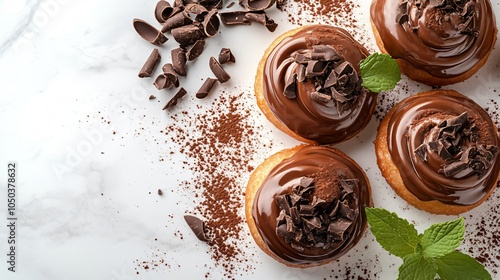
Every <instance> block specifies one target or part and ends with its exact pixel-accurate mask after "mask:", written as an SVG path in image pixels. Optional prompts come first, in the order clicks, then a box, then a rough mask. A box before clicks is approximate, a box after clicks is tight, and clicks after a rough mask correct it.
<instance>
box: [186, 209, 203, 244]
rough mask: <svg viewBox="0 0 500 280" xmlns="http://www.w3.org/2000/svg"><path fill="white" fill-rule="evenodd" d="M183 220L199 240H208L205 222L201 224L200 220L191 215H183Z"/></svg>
mask: <svg viewBox="0 0 500 280" xmlns="http://www.w3.org/2000/svg"><path fill="white" fill-rule="evenodd" d="M184 220H185V221H186V223H187V224H188V226H189V227H190V228H191V230H192V231H193V233H194V235H196V237H198V239H199V240H201V241H203V242H207V241H208V238H207V236H206V229H205V222H203V221H202V220H201V219H200V218H198V217H195V216H191V215H184Z"/></svg>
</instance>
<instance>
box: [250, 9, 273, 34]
mask: <svg viewBox="0 0 500 280" xmlns="http://www.w3.org/2000/svg"><path fill="white" fill-rule="evenodd" d="M245 18H246V19H247V20H248V21H255V22H257V23H260V24H262V25H264V26H265V27H266V28H267V30H269V31H271V32H274V30H276V27H278V24H277V23H275V22H274V20H272V19H271V18H269V17H268V16H267V15H266V13H265V12H264V11H256V12H247V13H246V14H245Z"/></svg>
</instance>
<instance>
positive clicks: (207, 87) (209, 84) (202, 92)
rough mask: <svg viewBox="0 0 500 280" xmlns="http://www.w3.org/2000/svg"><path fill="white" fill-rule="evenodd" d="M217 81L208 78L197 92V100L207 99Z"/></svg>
mask: <svg viewBox="0 0 500 280" xmlns="http://www.w3.org/2000/svg"><path fill="white" fill-rule="evenodd" d="M217 81H218V80H217V79H212V78H207V79H206V80H205V82H204V83H203V85H201V87H200V89H199V90H198V91H197V92H196V97H197V98H200V99H201V98H205V97H207V96H208V94H209V93H210V92H211V91H212V89H213V87H214V86H215V83H216V82H217Z"/></svg>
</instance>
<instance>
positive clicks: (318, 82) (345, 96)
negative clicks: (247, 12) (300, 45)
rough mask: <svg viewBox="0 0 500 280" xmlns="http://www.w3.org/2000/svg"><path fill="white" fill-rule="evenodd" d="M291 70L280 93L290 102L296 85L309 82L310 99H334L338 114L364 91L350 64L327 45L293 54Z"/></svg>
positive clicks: (315, 46) (322, 100) (294, 95)
mask: <svg viewBox="0 0 500 280" xmlns="http://www.w3.org/2000/svg"><path fill="white" fill-rule="evenodd" d="M292 67H295V69H296V71H295V73H294V74H293V75H291V76H290V77H289V78H288V80H287V81H286V83H285V88H284V90H283V92H284V94H285V96H286V97H288V98H290V99H293V98H296V97H297V83H301V82H304V81H311V82H312V83H313V84H314V87H315V89H316V91H314V92H312V93H311V98H312V99H314V100H316V101H318V102H321V103H327V102H329V101H330V100H334V101H335V102H336V104H337V109H338V111H339V114H341V113H342V111H343V110H344V109H345V108H347V107H348V106H350V104H351V103H352V101H354V100H356V98H357V97H358V96H359V95H360V94H361V93H363V92H364V91H366V89H364V88H363V87H361V83H362V80H361V77H360V76H359V75H358V72H357V71H356V69H354V67H353V65H352V64H351V63H350V62H348V61H345V60H344V59H343V58H341V57H340V55H339V54H338V52H337V50H336V49H335V48H334V47H332V46H329V45H313V46H312V49H308V50H307V51H305V52H298V53H295V54H294V61H293V65H292Z"/></svg>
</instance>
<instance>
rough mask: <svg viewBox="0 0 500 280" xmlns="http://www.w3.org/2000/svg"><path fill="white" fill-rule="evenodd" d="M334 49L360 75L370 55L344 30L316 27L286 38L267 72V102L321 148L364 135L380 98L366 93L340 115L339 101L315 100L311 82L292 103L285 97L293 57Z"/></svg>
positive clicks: (301, 87) (292, 71)
mask: <svg viewBox="0 0 500 280" xmlns="http://www.w3.org/2000/svg"><path fill="white" fill-rule="evenodd" d="M320 44H323V45H330V46H333V47H334V48H335V49H336V50H337V52H338V53H339V55H340V56H342V60H346V61H349V62H350V63H351V64H352V65H353V66H354V68H355V69H356V71H357V72H358V73H359V62H360V61H361V60H362V59H364V58H365V57H366V56H367V55H368V51H367V50H366V49H365V48H364V47H363V46H362V45H360V44H359V43H358V42H356V41H355V40H354V39H353V38H352V37H351V35H349V34H348V33H347V31H345V30H344V29H341V28H337V27H331V26H323V25H314V26H309V27H305V28H303V29H302V30H300V31H299V32H297V33H296V34H295V35H293V36H290V37H287V38H285V39H284V40H283V41H282V42H280V43H279V44H278V45H277V46H276V47H275V48H274V50H273V51H272V52H271V53H270V54H269V56H268V58H267V60H266V62H265V64H264V71H263V76H264V77H263V86H264V89H263V92H264V98H265V99H266V101H267V104H268V105H269V108H270V109H271V111H272V112H273V113H274V114H275V115H276V117H277V118H278V119H279V120H280V121H281V122H283V123H284V124H285V125H286V126H287V127H288V128H289V129H290V130H292V131H293V132H295V133H296V134H298V135H299V136H301V137H303V138H306V139H310V140H313V141H316V142H318V143H320V144H327V143H338V142H341V141H344V140H347V139H348V138H351V137H352V136H354V135H356V134H357V133H358V132H359V131H361V130H362V129H363V128H364V127H365V126H366V125H367V124H368V122H369V121H370V119H371V116H372V114H373V110H374V109H375V105H376V99H377V98H376V97H377V94H376V93H373V92H369V91H366V93H363V94H361V95H359V96H358V97H357V98H356V99H355V100H354V101H351V103H350V104H349V106H348V108H344V107H343V108H342V111H341V112H339V110H338V108H337V104H336V102H335V100H330V101H328V102H326V103H324V102H318V101H315V100H314V99H312V98H311V94H312V93H313V92H315V91H316V90H315V88H314V83H313V82H311V81H310V80H306V81H304V82H299V83H298V85H297V97H296V98H294V99H289V98H287V97H286V96H285V94H284V93H283V89H284V87H285V83H286V81H288V80H289V78H290V76H292V75H294V74H296V71H297V69H296V67H295V65H296V64H294V63H293V57H294V55H295V54H296V53H301V52H304V51H306V50H308V49H311V48H312V46H313V45H320Z"/></svg>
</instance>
